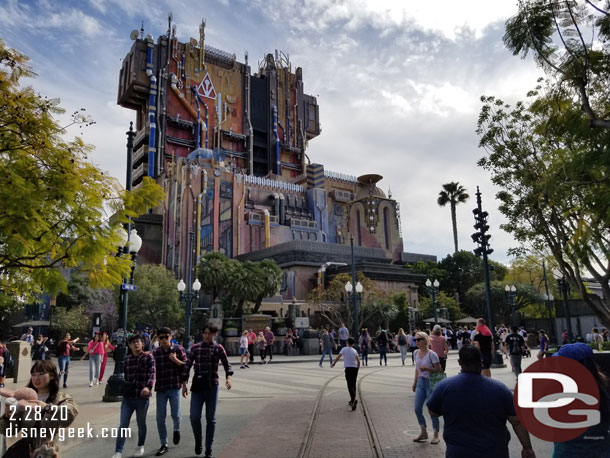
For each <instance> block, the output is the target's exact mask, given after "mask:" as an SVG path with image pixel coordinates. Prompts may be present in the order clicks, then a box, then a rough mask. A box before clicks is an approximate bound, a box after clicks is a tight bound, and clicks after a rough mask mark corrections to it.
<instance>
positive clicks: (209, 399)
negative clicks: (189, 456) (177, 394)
mask: <svg viewBox="0 0 610 458" xmlns="http://www.w3.org/2000/svg"><path fill="white" fill-rule="evenodd" d="M217 402H218V385H216V386H215V387H214V388H212V389H211V390H204V391H201V392H199V393H191V414H190V419H191V427H192V428H193V436H195V444H201V442H202V441H201V435H202V434H201V412H202V410H203V405H204V404H205V449H206V450H212V443H213V442H214V431H215V430H216V404H217Z"/></svg>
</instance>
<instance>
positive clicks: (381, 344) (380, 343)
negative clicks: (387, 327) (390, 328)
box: [375, 330, 388, 366]
mask: <svg viewBox="0 0 610 458" xmlns="http://www.w3.org/2000/svg"><path fill="white" fill-rule="evenodd" d="M375 342H376V343H377V350H379V365H380V366H381V362H382V361H384V362H385V365H386V366H387V365H388V355H387V353H388V336H387V334H386V332H385V331H383V330H382V331H381V332H380V333H379V335H378V336H377V338H376V339H375Z"/></svg>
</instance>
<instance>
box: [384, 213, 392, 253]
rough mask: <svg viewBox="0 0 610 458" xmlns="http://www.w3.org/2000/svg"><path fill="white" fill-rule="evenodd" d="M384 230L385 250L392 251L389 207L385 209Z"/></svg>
mask: <svg viewBox="0 0 610 458" xmlns="http://www.w3.org/2000/svg"><path fill="white" fill-rule="evenodd" d="M383 230H384V231H385V249H386V250H389V249H390V216H389V212H388V207H385V208H384V209H383Z"/></svg>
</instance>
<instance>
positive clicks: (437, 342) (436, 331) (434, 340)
mask: <svg viewBox="0 0 610 458" xmlns="http://www.w3.org/2000/svg"><path fill="white" fill-rule="evenodd" d="M430 349H431V350H432V351H433V352H434V353H436V354H437V356H438V359H439V362H440V363H441V368H442V369H443V372H445V368H446V367H447V355H448V354H449V345H448V344H447V340H446V339H445V338H444V337H443V336H442V335H441V327H440V325H438V324H436V325H434V327H433V328H432V335H431V336H430Z"/></svg>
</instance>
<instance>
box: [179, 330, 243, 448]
mask: <svg viewBox="0 0 610 458" xmlns="http://www.w3.org/2000/svg"><path fill="white" fill-rule="evenodd" d="M217 333H218V328H217V327H216V326H214V325H212V324H206V325H205V326H204V328H203V330H202V332H201V334H202V337H203V340H202V341H201V342H200V343H197V344H195V345H193V346H192V347H191V350H190V351H189V354H188V362H187V364H185V365H184V371H183V373H182V382H183V384H182V396H184V397H185V398H186V397H187V395H188V388H187V382H188V379H189V372H190V370H191V368H193V380H192V383H191V411H190V420H191V427H192V428H193V435H194V436H195V454H196V455H199V454H201V452H202V449H203V447H202V438H203V437H202V430H201V413H202V410H203V406H204V405H205V421H206V428H205V456H206V458H211V456H212V445H213V443H214V431H215V429H216V404H217V403H218V363H219V362H220V363H222V365H223V367H224V370H225V375H226V381H225V386H226V387H227V390H230V389H231V386H232V385H231V376H232V375H233V371H232V370H231V364H229V360H228V359H227V353H226V351H225V349H224V348H223V346H222V345H220V344H217V343H216V342H215V341H214V337H216V334H217Z"/></svg>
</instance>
